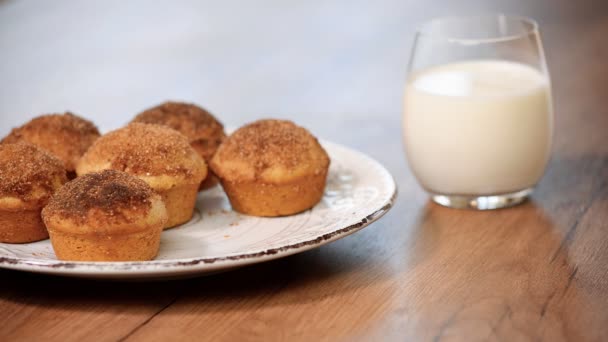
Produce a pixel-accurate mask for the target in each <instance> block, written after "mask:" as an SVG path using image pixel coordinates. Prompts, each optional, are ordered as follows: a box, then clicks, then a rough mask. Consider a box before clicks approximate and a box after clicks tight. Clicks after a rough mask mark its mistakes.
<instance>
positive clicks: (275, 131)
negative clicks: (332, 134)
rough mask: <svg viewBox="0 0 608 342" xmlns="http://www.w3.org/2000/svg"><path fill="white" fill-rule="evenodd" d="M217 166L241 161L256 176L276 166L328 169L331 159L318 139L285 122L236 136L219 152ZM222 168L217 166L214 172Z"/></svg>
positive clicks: (265, 124) (256, 124) (244, 130)
mask: <svg viewBox="0 0 608 342" xmlns="http://www.w3.org/2000/svg"><path fill="white" fill-rule="evenodd" d="M217 157H218V158H217V160H215V161H216V162H217V163H214V164H221V162H222V161H223V160H234V159H238V160H240V161H242V162H245V163H247V164H248V165H251V166H253V167H254V168H255V172H256V174H259V173H260V172H261V171H263V170H265V169H267V168H269V167H275V166H282V167H284V168H285V169H288V170H289V169H293V168H296V167H301V166H302V165H308V164H310V163H311V162H314V163H317V161H318V163H319V165H320V167H322V168H324V167H327V165H328V164H329V158H328V157H327V154H326V153H325V151H324V150H323V149H322V148H321V147H320V145H319V143H318V141H317V139H316V138H315V137H314V136H312V135H311V134H310V133H309V132H308V131H307V130H306V129H304V128H302V127H299V126H297V125H295V124H294V123H293V122H291V121H285V120H271V119H267V120H259V121H255V122H253V123H251V124H248V125H246V126H243V127H241V128H240V129H238V130H237V131H236V132H234V133H233V134H232V135H231V136H230V137H229V138H228V139H227V140H226V141H225V142H224V144H223V145H222V146H221V147H220V149H219V150H218V152H217ZM217 168H221V165H214V171H216V170H215V169H217Z"/></svg>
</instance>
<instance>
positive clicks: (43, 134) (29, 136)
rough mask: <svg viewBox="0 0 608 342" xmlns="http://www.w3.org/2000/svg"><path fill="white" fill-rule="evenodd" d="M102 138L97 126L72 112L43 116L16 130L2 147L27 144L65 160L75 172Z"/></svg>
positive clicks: (5, 140) (68, 166)
mask: <svg viewBox="0 0 608 342" xmlns="http://www.w3.org/2000/svg"><path fill="white" fill-rule="evenodd" d="M98 137H99V131H98V130H97V127H95V125H94V124H93V123H92V122H90V121H88V120H85V119H83V118H81V117H79V116H76V115H74V114H72V113H70V112H66V113H64V114H49V115H42V116H39V117H37V118H34V119H32V120H31V121H29V122H27V123H26V124H24V125H23V126H21V127H17V128H14V129H13V130H12V131H11V133H10V134H9V135H8V136H6V137H5V138H4V139H3V140H2V141H1V143H15V142H19V141H24V142H28V143H31V144H33V145H36V146H38V147H40V148H41V149H43V150H45V151H47V152H49V153H51V154H53V155H55V156H56V157H58V158H59V159H61V160H62V161H63V163H64V165H65V167H66V169H67V170H68V171H73V170H74V169H75V167H76V162H77V161H78V159H79V158H80V157H81V156H82V155H83V154H84V152H86V150H87V149H88V148H89V146H91V144H92V143H93V142H94V141H95V140H96V139H97V138H98Z"/></svg>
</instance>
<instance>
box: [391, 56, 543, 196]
mask: <svg viewBox="0 0 608 342" xmlns="http://www.w3.org/2000/svg"><path fill="white" fill-rule="evenodd" d="M552 118H553V115H552V109H551V95H550V86H549V80H548V79H547V78H546V77H545V76H543V74H542V73H540V72H539V71H538V70H536V69H534V68H532V67H530V66H527V65H523V64H519V63H513V62H507V61H500V60H475V61H468V62H461V63H453V64H446V65H441V66H437V67H431V68H428V69H425V70H421V71H418V72H416V73H414V74H413V75H411V76H410V77H409V79H408V83H407V85H406V89H405V111H404V115H403V137H404V140H405V146H406V151H407V155H408V160H409V163H410V166H411V168H412V170H413V172H414V174H415V175H416V177H417V178H418V180H419V181H420V182H421V183H422V185H423V186H424V187H425V188H426V189H427V190H429V191H431V192H434V193H437V194H444V195H482V194H486V195H489V194H500V193H508V192H514V191H518V190H523V189H526V188H529V187H531V186H533V185H534V184H536V183H537V182H538V180H539V179H540V177H541V176H542V174H543V171H544V168H545V165H546V164H547V161H548V159H549V152H550V145H551V136H552V127H553V122H552V120H553V119H552Z"/></svg>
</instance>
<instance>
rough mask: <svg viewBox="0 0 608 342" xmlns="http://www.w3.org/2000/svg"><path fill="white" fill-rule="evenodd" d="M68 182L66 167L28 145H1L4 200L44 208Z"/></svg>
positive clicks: (0, 186)
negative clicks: (11, 199)
mask: <svg viewBox="0 0 608 342" xmlns="http://www.w3.org/2000/svg"><path fill="white" fill-rule="evenodd" d="M66 181H67V178H66V173H65V169H64V167H63V163H62V162H61V161H60V160H59V159H57V158H55V157H53V156H52V155H50V154H48V153H46V152H44V151H42V150H40V149H38V148H37V147H35V146H33V145H30V144H27V143H16V144H8V143H5V144H0V197H15V198H18V199H20V200H22V201H24V202H30V201H35V202H37V203H39V204H42V205H43V204H44V203H46V201H47V200H48V198H49V197H50V196H51V195H52V193H53V192H54V191H55V189H56V188H57V187H58V186H60V185H61V184H63V183H65V182H66Z"/></svg>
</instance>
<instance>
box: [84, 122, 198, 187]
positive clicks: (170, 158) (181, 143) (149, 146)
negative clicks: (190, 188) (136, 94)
mask: <svg viewBox="0 0 608 342" xmlns="http://www.w3.org/2000/svg"><path fill="white" fill-rule="evenodd" d="M193 154H194V155H195V153H194V151H193V150H192V147H190V144H189V143H188V140H187V139H186V137H185V136H183V135H182V134H180V133H179V132H177V131H175V130H173V129H171V128H168V127H166V126H161V125H154V124H143V123H131V124H129V125H128V126H126V127H123V128H121V129H118V130H115V131H112V132H110V133H108V134H105V135H104V136H102V137H101V138H99V139H97V141H95V143H93V145H92V146H91V148H90V149H89V150H88V151H87V153H85V155H84V156H83V158H82V159H81V161H80V163H81V164H99V163H103V162H107V163H109V168H111V169H114V170H120V171H125V172H128V173H131V174H134V175H141V176H159V175H169V176H178V177H179V176H181V177H185V178H188V177H191V176H192V175H193V173H194V171H196V170H193V169H192V168H191V167H188V165H185V164H184V162H185V161H186V160H189V159H190V158H191V155H193ZM197 158H199V157H198V156H197ZM199 159H200V158H199Z"/></svg>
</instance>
